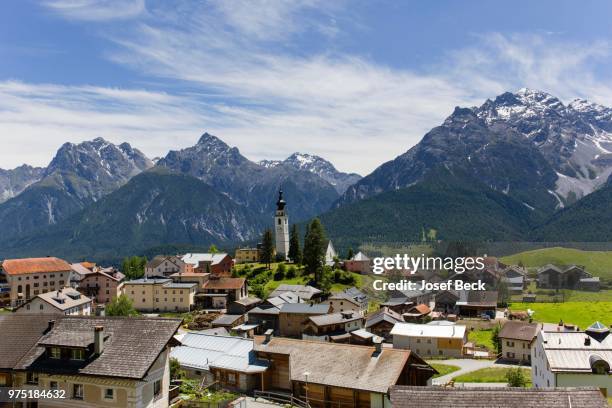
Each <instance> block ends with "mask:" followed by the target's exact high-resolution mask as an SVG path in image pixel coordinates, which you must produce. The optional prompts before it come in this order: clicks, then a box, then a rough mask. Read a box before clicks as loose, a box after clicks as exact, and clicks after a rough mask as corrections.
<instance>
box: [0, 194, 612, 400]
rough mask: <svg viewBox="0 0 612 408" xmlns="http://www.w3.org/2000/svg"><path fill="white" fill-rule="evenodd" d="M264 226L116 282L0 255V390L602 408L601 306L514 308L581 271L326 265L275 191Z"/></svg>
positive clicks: (99, 396) (605, 375)
mask: <svg viewBox="0 0 612 408" xmlns="http://www.w3.org/2000/svg"><path fill="white" fill-rule="evenodd" d="M273 222H274V231H271V230H268V231H266V232H265V233H264V234H263V237H262V242H261V243H260V244H258V245H257V246H255V247H245V248H237V249H236V250H235V252H234V253H233V254H230V253H225V252H222V251H219V250H218V249H217V248H216V247H214V246H211V248H210V249H209V251H208V252H206V253H185V254H160V255H158V256H155V257H154V258H153V259H151V260H148V261H146V262H145V261H144V259H140V258H137V257H136V258H133V259H131V260H130V261H129V262H126V263H125V265H124V267H123V268H122V269H123V270H121V271H120V270H119V269H118V268H116V267H110V266H109V267H105V266H102V265H97V264H95V263H93V262H78V263H72V264H71V263H69V262H67V261H65V260H63V259H59V258H56V257H52V256H49V257H45V258H24V259H5V260H4V261H3V262H2V267H1V272H0V304H1V305H2V306H3V307H4V308H3V309H2V313H0V386H1V387H12V388H18V389H48V390H57V391H61V392H62V395H63V397H62V398H61V399H58V400H44V401H42V400H41V401H39V402H38V403H39V405H40V406H50V407H51V406H75V407H76V406H118V407H119V406H120V407H168V406H175V407H181V406H184V407H190V406H194V407H195V406H210V407H226V406H236V407H238V406H241V407H242V406H246V407H248V406H253V407H268V406H269V407H274V406H297V407H338V408H342V407H381V408H382V407H410V406H425V407H428V406H432V407H433V406H452V405H457V406H481V405H477V403H478V401H488V400H491V399H495V400H496V401H499V406H528V407H531V406H557V405H559V404H560V403H561V402H559V401H562V403H563V404H565V402H567V401H571V404H570V405H571V406H587V405H588V406H589V407H605V406H607V402H606V398H607V397H608V396H610V395H612V372H611V370H610V365H611V363H612V336H610V326H609V324H610V321H609V318H610V316H611V311H609V310H608V311H607V313H606V312H604V313H602V314H601V316H596V315H595V316H591V315H585V314H583V316H582V319H581V321H580V322H577V321H572V316H555V320H554V321H550V320H551V319H546V318H545V320H548V321H543V320H541V319H540V317H539V315H538V313H539V312H538V311H534V310H532V309H531V307H530V306H529V305H531V304H534V305H535V304H536V302H537V300H538V296H541V295H538V293H540V294H541V293H545V294H544V295H543V296H548V295H547V294H546V293H548V292H542V291H547V290H548V291H552V292H553V293H558V292H559V290H560V289H567V290H577V291H581V292H584V293H587V294H588V293H595V294H596V293H597V292H598V291H600V290H601V282H600V279H599V278H598V277H594V276H593V275H592V274H590V273H589V272H588V271H587V270H585V268H584V267H581V266H579V265H546V266H543V267H541V268H539V269H538V270H537V271H536V272H535V273H532V272H530V271H528V269H527V268H526V267H523V266H521V265H506V264H504V263H503V262H501V261H500V260H499V259H498V258H495V257H487V258H485V259H484V268H481V269H475V270H471V271H466V272H463V273H450V274H449V275H448V276H443V274H442V272H441V271H436V270H417V271H410V272H409V273H407V272H406V271H398V270H387V271H385V273H383V274H382V275H372V267H373V264H372V259H371V257H369V256H368V255H367V254H366V253H364V252H357V253H353V251H352V250H351V251H349V252H348V253H347V256H344V257H343V256H342V255H340V254H338V253H337V252H336V250H335V249H334V246H333V243H332V242H331V241H330V240H327V239H326V238H325V235H324V232H323V231H324V230H323V227H322V226H321V225H320V223H319V222H318V220H314V221H312V223H311V224H309V225H308V231H307V233H306V236H305V238H304V244H303V248H302V245H301V244H300V240H299V239H298V236H297V228H296V227H295V226H294V227H293V228H290V224H289V214H288V203H286V202H285V200H284V199H283V195H282V191H281V192H279V195H278V199H277V201H276V213H275V214H274V218H273ZM134 270H136V272H134ZM398 278H401V279H404V280H408V281H410V282H416V283H419V285H417V289H402V288H399V287H398V288H394V287H393V285H392V283H393V282H396V279H398ZM375 279H376V280H375ZM454 280H461V281H462V282H465V284H463V287H457V286H449V287H445V286H444V285H443V283H444V282H447V281H454ZM377 281H378V282H379V284H380V285H381V287H382V284H383V283H384V285H385V290H382V291H381V290H377V288H376V282H377ZM381 282H382V283H381ZM421 282H426V283H427V285H425V287H424V288H421V286H422V285H421V284H420V283H421ZM478 286H482V289H484V290H470V289H478ZM517 297H518V300H520V302H513V299H517ZM515 305H520V306H519V307H518V308H517V307H515ZM557 317H558V320H557V319H556V318H557ZM585 319H590V320H585ZM415 401H418V405H417V404H416V403H415ZM204 403H206V404H208V405H202V404H204ZM27 404H29V405H27ZM27 404H26V403H24V405H23V406H35V405H32V404H33V402H32V401H30V402H28V403H27ZM504 404H506V405H504ZM483 406H484V405H483ZM560 406H566V405H560Z"/></svg>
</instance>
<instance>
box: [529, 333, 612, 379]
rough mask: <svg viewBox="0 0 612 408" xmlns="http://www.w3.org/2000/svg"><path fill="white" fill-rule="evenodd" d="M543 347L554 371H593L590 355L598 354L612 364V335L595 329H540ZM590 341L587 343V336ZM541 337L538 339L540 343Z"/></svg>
mask: <svg viewBox="0 0 612 408" xmlns="http://www.w3.org/2000/svg"><path fill="white" fill-rule="evenodd" d="M539 336H541V337H542V348H543V349H544V354H545V355H546V359H547V360H548V363H549V365H550V370H551V371H553V372H591V369H592V368H591V364H590V357H591V356H592V355H597V356H599V357H600V358H602V359H604V360H606V361H607V362H608V364H609V365H611V366H612V335H611V334H610V333H607V332H602V333H597V332H596V331H595V330H592V331H591V330H589V331H588V332H584V331H558V332H557V331H550V332H549V331H547V330H546V329H545V330H544V331H540V334H539ZM587 336H588V337H589V338H590V343H589V344H588V345H586V344H585V338H587ZM539 341H540V339H538V343H539Z"/></svg>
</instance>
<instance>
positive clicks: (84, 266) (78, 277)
mask: <svg viewBox="0 0 612 408" xmlns="http://www.w3.org/2000/svg"><path fill="white" fill-rule="evenodd" d="M70 268H71V269H72V270H71V273H70V285H71V286H72V287H74V288H78V287H79V283H80V282H81V281H82V280H83V278H85V277H86V276H87V275H89V274H90V273H93V270H94V268H96V264H94V263H92V262H79V263H73V264H71V265H70Z"/></svg>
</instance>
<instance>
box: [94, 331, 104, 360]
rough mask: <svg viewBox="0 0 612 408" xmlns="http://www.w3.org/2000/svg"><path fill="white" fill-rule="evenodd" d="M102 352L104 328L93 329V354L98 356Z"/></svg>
mask: <svg viewBox="0 0 612 408" xmlns="http://www.w3.org/2000/svg"><path fill="white" fill-rule="evenodd" d="M103 351H104V327H102V326H95V327H94V354H95V355H97V356H99V355H100V354H102V352H103Z"/></svg>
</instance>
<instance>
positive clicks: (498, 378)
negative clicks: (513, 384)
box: [453, 367, 531, 387]
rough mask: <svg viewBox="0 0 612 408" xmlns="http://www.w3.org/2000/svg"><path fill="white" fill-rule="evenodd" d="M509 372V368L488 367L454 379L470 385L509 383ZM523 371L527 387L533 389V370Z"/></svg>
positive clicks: (525, 369) (524, 369)
mask: <svg viewBox="0 0 612 408" xmlns="http://www.w3.org/2000/svg"><path fill="white" fill-rule="evenodd" d="M508 370H509V368H507V367H487V368H481V369H480V370H476V371H472V372H470V373H466V374H463V375H460V376H458V377H455V378H453V379H454V380H455V381H456V382H468V383H489V382H490V383H505V382H508V380H507V379H506V373H507V372H508ZM522 370H523V373H524V374H525V378H526V379H527V387H531V370H530V369H527V368H523V369H522Z"/></svg>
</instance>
